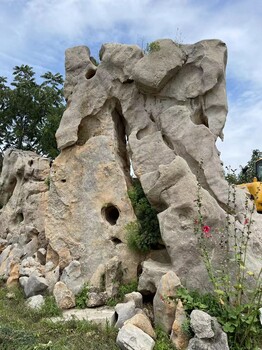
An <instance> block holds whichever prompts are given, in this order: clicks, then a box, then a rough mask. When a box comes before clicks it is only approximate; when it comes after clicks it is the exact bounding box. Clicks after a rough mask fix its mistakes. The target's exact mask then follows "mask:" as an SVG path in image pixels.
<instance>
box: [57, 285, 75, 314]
mask: <svg viewBox="0 0 262 350" xmlns="http://www.w3.org/2000/svg"><path fill="white" fill-rule="evenodd" d="M53 293H54V297H55V300H56V303H57V305H58V306H59V307H60V309H71V308H73V307H74V306H75V296H74V294H73V293H72V291H71V290H70V289H68V288H67V286H66V285H65V284H64V283H63V282H57V283H56V284H55V286H54V290H53Z"/></svg>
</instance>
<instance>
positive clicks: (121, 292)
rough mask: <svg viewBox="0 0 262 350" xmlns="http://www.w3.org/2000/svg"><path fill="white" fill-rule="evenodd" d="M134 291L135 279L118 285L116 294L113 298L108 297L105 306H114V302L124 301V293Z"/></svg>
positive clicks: (135, 289)
mask: <svg viewBox="0 0 262 350" xmlns="http://www.w3.org/2000/svg"><path fill="white" fill-rule="evenodd" d="M135 291H137V281H132V282H129V283H127V284H122V285H121V286H120V287H119V290H118V294H117V296H116V297H114V298H110V299H109V300H108V301H107V303H106V304H107V306H116V304H118V303H122V302H123V301H124V296H125V294H128V293H132V292H135Z"/></svg>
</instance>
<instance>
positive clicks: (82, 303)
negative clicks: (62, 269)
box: [76, 283, 89, 309]
mask: <svg viewBox="0 0 262 350" xmlns="http://www.w3.org/2000/svg"><path fill="white" fill-rule="evenodd" d="M88 293H89V286H88V284H87V283H86V284H84V287H83V289H82V290H81V292H80V293H78V294H77V295H76V307H77V308H79V309H85V308H86V302H87V300H88Z"/></svg>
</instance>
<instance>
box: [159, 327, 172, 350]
mask: <svg viewBox="0 0 262 350" xmlns="http://www.w3.org/2000/svg"><path fill="white" fill-rule="evenodd" d="M172 349H173V350H175V349H176V348H175V346H174V345H173V343H172V342H171V340H170V338H169V335H168V334H167V333H166V332H164V331H163V330H162V329H161V328H159V327H156V344H155V347H154V350H172Z"/></svg>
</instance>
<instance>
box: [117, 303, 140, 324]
mask: <svg viewBox="0 0 262 350" xmlns="http://www.w3.org/2000/svg"><path fill="white" fill-rule="evenodd" d="M115 311H116V314H117V321H116V327H117V328H121V327H122V326H123V325H124V323H125V321H127V320H129V319H130V318H131V317H133V316H135V314H136V313H137V310H136V305H135V303H134V301H133V300H132V301H129V302H128V303H119V304H117V305H116V307H115Z"/></svg>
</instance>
